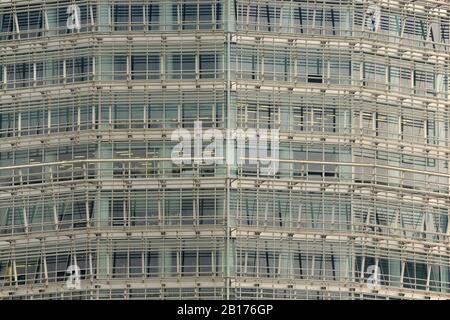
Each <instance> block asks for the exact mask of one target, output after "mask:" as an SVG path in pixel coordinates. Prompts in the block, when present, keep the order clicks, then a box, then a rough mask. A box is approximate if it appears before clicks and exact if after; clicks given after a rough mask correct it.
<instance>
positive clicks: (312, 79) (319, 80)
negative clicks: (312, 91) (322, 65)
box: [308, 74, 323, 83]
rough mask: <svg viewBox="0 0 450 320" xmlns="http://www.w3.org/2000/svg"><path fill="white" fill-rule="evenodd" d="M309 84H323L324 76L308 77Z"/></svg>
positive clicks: (311, 75)
mask: <svg viewBox="0 0 450 320" xmlns="http://www.w3.org/2000/svg"><path fill="white" fill-rule="evenodd" d="M308 82H309V83H322V82H323V79H322V76H320V75H314V74H310V75H308Z"/></svg>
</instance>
